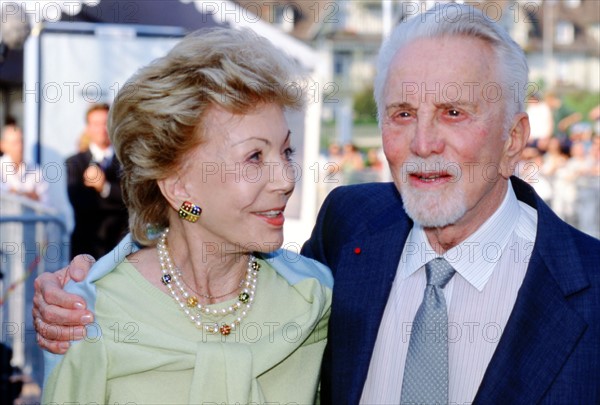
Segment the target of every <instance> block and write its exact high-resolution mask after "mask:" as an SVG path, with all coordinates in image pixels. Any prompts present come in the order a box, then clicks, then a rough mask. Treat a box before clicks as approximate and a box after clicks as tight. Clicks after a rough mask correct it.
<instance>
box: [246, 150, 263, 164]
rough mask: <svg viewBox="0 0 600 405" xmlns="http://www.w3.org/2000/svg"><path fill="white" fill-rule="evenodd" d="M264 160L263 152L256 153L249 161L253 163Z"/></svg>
mask: <svg viewBox="0 0 600 405" xmlns="http://www.w3.org/2000/svg"><path fill="white" fill-rule="evenodd" d="M261 159H262V152H254V153H253V154H251V155H250V156H249V157H248V160H249V161H251V162H260V160H261Z"/></svg>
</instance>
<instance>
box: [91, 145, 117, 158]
mask: <svg viewBox="0 0 600 405" xmlns="http://www.w3.org/2000/svg"><path fill="white" fill-rule="evenodd" d="M90 153H91V154H92V159H93V160H94V161H96V162H102V161H103V160H104V158H109V159H110V158H112V156H113V154H114V150H113V147H112V145H111V146H109V147H108V148H106V149H101V148H100V147H99V146H98V145H96V144H95V143H90Z"/></svg>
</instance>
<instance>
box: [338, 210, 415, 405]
mask: <svg viewBox="0 0 600 405" xmlns="http://www.w3.org/2000/svg"><path fill="white" fill-rule="evenodd" d="M411 226H412V223H411V222H410V221H409V220H408V218H406V217H404V218H403V219H402V220H401V221H398V222H395V223H393V224H391V225H390V226H388V227H386V228H385V229H383V230H379V231H377V232H374V233H369V234H367V233H364V234H361V235H358V236H357V237H356V238H354V239H352V241H351V242H349V243H347V244H346V245H345V246H343V247H342V249H343V253H342V255H341V258H340V262H339V265H338V267H337V269H338V270H337V274H336V281H335V284H334V304H333V308H332V311H335V312H336V314H335V316H332V319H334V320H335V321H336V323H338V324H339V325H340V327H338V328H336V325H332V327H331V329H330V330H331V331H336V330H344V336H334V337H332V341H335V342H337V343H336V345H335V347H333V348H332V349H333V350H334V352H335V355H334V356H333V358H334V363H335V364H334V367H333V370H336V374H337V375H335V376H333V379H334V380H337V381H338V382H339V384H335V383H334V385H333V386H334V387H338V388H339V389H341V390H342V392H344V393H345V394H341V395H342V397H344V398H347V400H348V401H347V403H358V401H359V399H360V395H361V393H362V389H363V385H364V382H365V380H366V376H367V372H368V369H369V364H370V360H371V354H372V353H373V347H374V345H375V340H376V339H377V333H378V331H379V324H380V322H381V318H382V316H383V311H384V309H385V306H386V303H387V299H388V296H389V294H390V291H391V288H392V284H393V281H394V277H395V275H396V270H397V268H398V264H399V262H400V256H401V254H402V249H403V246H404V243H405V241H406V238H407V236H408V233H409V231H410V229H411ZM342 325H343V327H342ZM340 343H341V344H340ZM338 373H340V374H338Z"/></svg>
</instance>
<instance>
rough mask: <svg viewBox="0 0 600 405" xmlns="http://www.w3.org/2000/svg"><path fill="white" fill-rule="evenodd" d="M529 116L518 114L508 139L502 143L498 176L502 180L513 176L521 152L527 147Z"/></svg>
mask: <svg viewBox="0 0 600 405" xmlns="http://www.w3.org/2000/svg"><path fill="white" fill-rule="evenodd" d="M529 132H530V126H529V116H528V115H527V113H524V112H522V113H518V114H517V115H515V118H514V119H513V122H512V125H511V128H510V131H509V132H508V138H507V139H506V141H505V142H504V148H503V152H502V160H501V162H500V174H501V175H502V177H504V178H507V179H508V178H509V177H510V176H512V175H513V173H514V170H515V166H516V165H517V163H518V162H519V160H520V158H521V152H522V151H523V149H525V146H527V140H528V139H529Z"/></svg>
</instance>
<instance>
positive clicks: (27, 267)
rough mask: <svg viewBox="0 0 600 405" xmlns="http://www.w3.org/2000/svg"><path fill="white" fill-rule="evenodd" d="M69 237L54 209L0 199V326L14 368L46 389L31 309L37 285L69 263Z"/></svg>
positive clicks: (7, 196) (23, 200)
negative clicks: (41, 278) (39, 279)
mask: <svg viewBox="0 0 600 405" xmlns="http://www.w3.org/2000/svg"><path fill="white" fill-rule="evenodd" d="M68 260H69V235H68V232H67V229H66V226H65V221H64V219H63V218H62V217H60V216H59V215H57V213H56V212H54V211H53V210H50V209H48V208H47V207H45V206H43V205H41V204H39V203H37V202H35V201H32V200H29V199H26V198H23V197H19V196H16V195H13V194H9V193H3V195H0V323H1V325H2V342H3V343H4V344H6V345H8V346H10V347H12V350H13V361H12V364H13V365H14V366H16V367H19V368H21V370H22V371H23V372H24V373H25V374H27V375H30V376H31V377H32V378H33V379H34V381H35V382H37V383H38V384H39V385H41V383H42V381H43V359H42V352H41V350H40V349H39V348H38V346H37V344H36V339H35V330H34V328H33V320H32V315H31V309H32V306H33V282H34V280H35V278H36V277H37V276H38V275H39V274H41V273H43V272H44V271H56V270H58V269H60V268H61V267H64V266H66V265H67V264H68Z"/></svg>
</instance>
